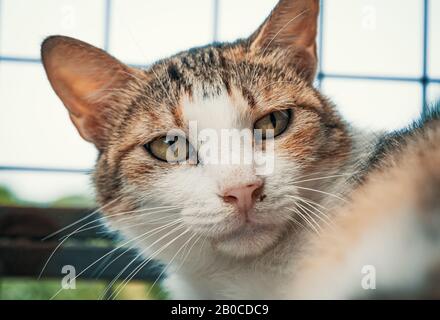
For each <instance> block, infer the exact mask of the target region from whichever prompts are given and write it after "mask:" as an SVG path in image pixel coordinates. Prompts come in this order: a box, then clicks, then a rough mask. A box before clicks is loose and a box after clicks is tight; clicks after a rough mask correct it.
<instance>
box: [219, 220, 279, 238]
mask: <svg viewBox="0 0 440 320" xmlns="http://www.w3.org/2000/svg"><path fill="white" fill-rule="evenodd" d="M274 229H275V226H274V225H263V224H256V223H251V222H247V223H244V224H243V225H241V226H239V227H238V228H237V229H235V230H233V231H231V232H228V233H225V234H222V235H220V236H218V237H216V239H215V241H216V242H222V241H234V240H243V239H251V238H255V237H257V236H260V235H262V234H264V233H267V232H270V231H273V230H274Z"/></svg>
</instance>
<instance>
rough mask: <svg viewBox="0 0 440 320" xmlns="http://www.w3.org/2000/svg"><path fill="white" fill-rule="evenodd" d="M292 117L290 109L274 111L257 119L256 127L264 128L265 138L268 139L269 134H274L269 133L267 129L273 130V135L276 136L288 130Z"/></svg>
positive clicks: (263, 136) (263, 134) (263, 135)
mask: <svg viewBox="0 0 440 320" xmlns="http://www.w3.org/2000/svg"><path fill="white" fill-rule="evenodd" d="M290 118H291V111H290V110H280V111H274V112H272V113H269V114H267V115H265V116H264V117H263V118H261V119H260V120H257V121H256V122H255V124H254V129H260V130H262V138H263V139H266V138H267V137H268V136H270V137H272V134H267V133H268V132H267V130H273V137H276V136H279V135H280V134H282V133H283V132H284V131H286V129H287V127H288V126H289V123H290Z"/></svg>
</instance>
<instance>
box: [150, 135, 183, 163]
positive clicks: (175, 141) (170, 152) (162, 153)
mask: <svg viewBox="0 0 440 320" xmlns="http://www.w3.org/2000/svg"><path fill="white" fill-rule="evenodd" d="M144 147H145V149H146V150H147V151H148V152H149V153H150V154H151V155H152V156H153V157H155V158H156V159H159V160H161V161H166V162H169V163H176V162H184V161H186V160H188V159H189V155H190V148H191V145H190V143H189V142H188V140H187V139H185V138H183V137H181V136H177V135H176V136H160V137H157V138H155V139H154V140H152V141H150V142H149V143H147V144H145V145H144Z"/></svg>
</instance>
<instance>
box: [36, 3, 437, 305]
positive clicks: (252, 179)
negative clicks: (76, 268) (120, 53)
mask: <svg viewBox="0 0 440 320" xmlns="http://www.w3.org/2000/svg"><path fill="white" fill-rule="evenodd" d="M318 15H319V1H318V0H281V1H279V3H278V4H277V5H276V7H275V8H274V9H273V10H272V12H271V13H270V15H269V17H268V18H267V19H266V20H265V21H264V22H263V24H262V25H261V26H260V27H259V28H258V29H257V30H256V31H255V32H254V33H253V34H252V35H250V36H249V37H248V38H247V39H242V40H237V41H236V42H233V43H214V44H211V45H207V46H205V47H199V48H193V49H190V50H188V51H184V52H181V53H178V54H176V55H174V56H172V57H170V58H166V59H163V60H160V61H158V62H156V63H154V64H153V65H151V66H149V67H148V68H147V69H145V70H141V69H136V68H133V67H130V66H128V65H125V64H123V63H122V62H120V61H118V60H117V59H115V58H114V57H112V56H110V55H109V54H107V53H105V52H104V51H102V50H100V49H98V48H95V47H93V46H91V45H89V44H86V43H84V42H82V41H80V40H76V39H72V38H69V37H64V36H51V37H49V38H47V39H46V40H45V41H44V42H43V44H42V50H41V54H42V61H43V65H44V68H45V71H46V73H47V76H48V79H49V82H50V84H51V85H52V87H53V89H54V91H55V92H56V94H57V95H58V96H59V97H60V99H61V100H62V102H63V103H64V105H65V106H66V108H67V110H68V112H69V116H70V118H71V120H72V121H73V123H74V125H75V126H76V128H77V129H78V131H79V133H80V135H81V136H82V137H83V138H84V139H85V140H87V141H90V142H92V143H93V144H94V145H95V146H96V148H97V149H98V151H99V156H98V159H97V161H96V167H95V170H94V175H93V180H94V184H95V187H96V199H97V202H98V204H99V205H100V206H101V211H102V213H103V214H104V215H105V216H106V217H107V222H108V225H109V227H110V228H112V229H115V230H118V231H120V232H121V233H122V234H123V236H124V237H125V239H126V242H125V245H126V246H132V247H136V248H138V249H139V255H142V256H144V257H145V264H146V263H148V262H149V261H150V260H151V259H155V260H158V261H161V262H162V263H163V264H164V266H165V267H164V273H166V275H167V277H166V279H165V283H164V285H165V287H166V288H167V290H168V291H169V292H170V297H171V298H173V299H291V298H300V299H301V298H337V299H347V298H363V297H380V296H388V295H389V296H391V297H393V296H394V295H395V294H401V293H407V294H408V295H409V296H412V295H415V296H419V295H423V294H426V292H427V290H428V289H426V288H428V286H429V284H430V283H431V284H432V281H430V280H429V279H430V278H429V276H430V275H431V272H432V271H433V270H434V267H435V265H436V264H437V263H438V261H439V258H440V252H439V251H440V250H438V248H440V247H439V246H438V245H439V242H440V241H439V238H440V237H439V235H440V227H439V221H438V220H439V217H440V200H439V199H440V196H439V195H440V193H439V192H440V191H439V190H440V112H438V108H436V109H433V111H432V113H431V114H430V115H429V116H428V115H425V117H424V118H423V119H421V120H420V121H419V122H418V125H415V126H413V127H412V128H410V129H407V130H406V131H401V132H396V133H393V134H385V133H371V132H366V131H364V130H360V129H357V128H355V127H354V126H353V125H350V124H349V123H347V121H345V120H344V119H343V118H342V117H341V116H340V115H339V113H338V112H337V109H336V107H335V106H334V105H333V104H332V102H331V101H330V100H329V99H328V98H326V97H325V96H324V95H323V94H322V93H320V92H319V90H318V89H317V88H316V87H315V86H314V83H313V81H314V77H315V74H316V69H317V50H316V41H315V38H316V34H317V19H318ZM353 107H356V106H353ZM378 116H379V115H378ZM191 124H193V125H194V124H195V125H196V129H195V134H194V128H190V126H191ZM228 129H230V130H233V129H238V130H244V129H249V130H254V129H258V130H260V131H259V132H260V133H261V132H262V134H261V135H260V136H259V138H258V137H256V138H255V139H253V140H252V142H251V149H255V150H256V149H258V148H259V150H260V154H263V155H269V154H270V157H268V159H269V160H270V159H272V165H273V166H272V167H271V166H268V167H267V168H269V169H272V170H266V171H264V170H263V172H257V171H256V168H257V165H256V162H255V160H252V161H251V162H248V163H242V162H239V163H223V162H217V163H216V162H215V161H208V160H210V158H209V154H208V153H203V152H202V149H203V148H204V147H205V146H207V145H208V146H213V144H214V140H215V139H205V138H206V137H205V138H204V137H203V136H202V135H198V134H199V133H202V131H204V130H205V131H204V132H206V130H210V132H211V133H212V134H213V135H214V136H215V135H217V136H221V132H222V130H228ZM173 130H174V131H175V132H178V133H176V134H174V135H170V132H171V131H173ZM191 130H192V131H193V133H192V134H189V131H191ZM255 132H257V131H255ZM170 137H171V138H170ZM257 138H258V139H257ZM211 140H212V141H211ZM216 148H217V150H220V151H222V152H223V151H225V149H222V148H220V147H217V146H215V145H214V146H213V148H211V149H210V150H211V152H214V151H215V150H216ZM271 150H273V153H270V151H271ZM239 151H240V152H241V151H243V153H246V152H248V151H249V150H247V151H246V150H244V149H241V147H240V149H239ZM251 151H252V152H253V151H254V150H251ZM227 152H231V153H232V151H230V149H228V148H226V153H227ZM240 154H241V153H240ZM170 159H171V160H172V161H171V160H170ZM240 159H241V158H240ZM269 160H268V161H269ZM269 162H270V161H269ZM365 267H366V268H367V269H364V268H365ZM368 268H370V269H368ZM371 268H372V269H371ZM365 270H367V271H368V272H370V274H364V273H365ZM373 271H374V272H375V275H376V276H377V281H376V282H375V283H374V281H373V280H374V279H373V278H369V280H370V281H369V283H366V285H367V287H368V285H369V286H370V287H368V288H367V289H366V288H365V283H363V281H364V280H365V279H364V278H363V277H366V276H372V275H373V274H372V273H371V272H373ZM363 272H364V273H363ZM129 279H130V277H127V278H126V279H124V280H127V281H128V280H129ZM364 282H365V281H364ZM367 282H368V281H367ZM373 287H374V288H376V290H371V289H374V288H373ZM118 288H119V290H120V289H122V287H118ZM116 291H117V290H116ZM116 293H117V292H116Z"/></svg>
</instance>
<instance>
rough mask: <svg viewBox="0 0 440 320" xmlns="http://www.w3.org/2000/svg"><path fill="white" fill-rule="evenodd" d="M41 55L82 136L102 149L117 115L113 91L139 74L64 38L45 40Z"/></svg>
mask: <svg viewBox="0 0 440 320" xmlns="http://www.w3.org/2000/svg"><path fill="white" fill-rule="evenodd" d="M41 56H42V61H43V65H44V69H45V70H46V73H47V77H48V78H49V82H50V84H51V85H52V88H53V89H54V91H55V93H56V94H57V95H58V96H59V97H60V99H61V100H62V102H63V104H64V105H65V106H66V108H67V109H68V111H69V115H70V118H71V119H72V121H73V123H74V124H75V126H76V128H77V129H78V131H79V133H80V135H81V136H82V137H83V138H84V139H85V140H87V141H90V142H93V143H94V144H95V145H96V146H97V148H98V149H102V148H103V146H104V145H105V143H106V133H107V129H108V128H109V127H111V125H112V124H111V123H109V122H111V121H110V119H111V118H112V113H118V110H114V108H115V106H113V105H112V104H111V98H112V96H113V92H114V91H115V90H118V89H122V88H123V87H124V86H126V84H127V81H128V80H130V79H132V78H133V77H134V75H135V73H137V72H138V71H137V70H135V69H132V68H130V67H128V66H126V65H124V64H123V63H121V62H119V61H118V60H116V59H115V58H113V57H112V56H110V55H109V54H107V53H106V52H104V51H102V50H101V49H98V48H96V47H94V46H92V45H89V44H87V43H85V42H82V41H80V40H76V39H73V38H69V37H64V36H52V37H49V38H47V39H46V40H44V42H43V44H42V46H41ZM119 112H120V110H119Z"/></svg>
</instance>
